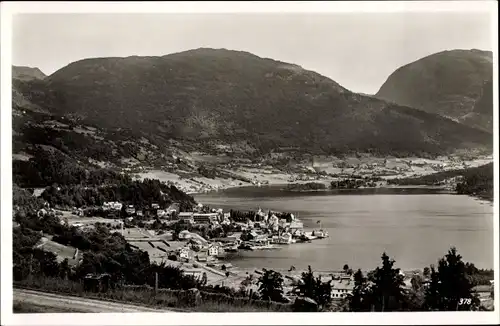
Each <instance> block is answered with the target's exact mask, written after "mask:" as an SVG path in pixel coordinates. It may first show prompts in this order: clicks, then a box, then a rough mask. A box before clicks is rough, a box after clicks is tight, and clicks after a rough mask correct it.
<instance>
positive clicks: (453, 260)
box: [426, 247, 479, 311]
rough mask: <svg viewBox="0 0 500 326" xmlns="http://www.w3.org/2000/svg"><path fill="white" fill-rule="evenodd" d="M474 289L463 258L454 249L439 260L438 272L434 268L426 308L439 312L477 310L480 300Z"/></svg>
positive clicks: (427, 293)
mask: <svg viewBox="0 0 500 326" xmlns="http://www.w3.org/2000/svg"><path fill="white" fill-rule="evenodd" d="M472 287H473V285H472V283H471V281H470V280H469V278H468V276H467V273H466V265H465V263H464V262H463V261H462V256H461V255H460V254H458V253H457V250H456V248H455V247H452V248H451V249H450V250H449V251H448V253H447V254H446V255H445V256H444V257H443V258H441V259H440V260H439V264H438V269H437V271H435V270H434V268H432V272H431V284H430V287H429V289H428V290H427V291H426V307H427V308H428V309H430V310H439V311H454V310H475V309H477V307H478V306H479V300H478V298H477V297H476V296H475V295H473V293H472Z"/></svg>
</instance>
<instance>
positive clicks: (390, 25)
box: [12, 13, 492, 94]
mask: <svg viewBox="0 0 500 326" xmlns="http://www.w3.org/2000/svg"><path fill="white" fill-rule="evenodd" d="M489 24H490V20H489V16H488V15H487V14H481V13H469V14H466V13H407V14H402V13H370V14H359V13H357V14H352V13H344V14H342V13H336V14H335V13H327V14H276V13H269V14H243V13H240V14H22V15H18V16H15V17H14V19H13V35H12V39H13V45H12V46H13V57H12V63H13V64H14V65H23V66H31V67H38V68H40V69H41V70H42V71H43V72H44V73H45V74H47V75H50V74H52V73H53V72H54V71H56V70H58V69H60V68H62V67H64V66H65V65H67V64H69V63H71V62H74V61H77V60H80V59H84V58H92V57H107V56H120V57H121V56H130V55H148V56H161V55H165V54H169V53H174V52H180V51H184V50H189V49H194V48H199V47H212V48H226V49H231V50H243V51H248V52H251V53H253V54H256V55H258V56H261V57H267V58H273V59H276V60H280V61H285V62H290V63H295V64H298V65H300V66H302V67H303V68H305V69H309V70H314V71H316V72H318V73H320V74H322V75H325V76H327V77H330V78H331V79H333V80H335V81H337V82H338V83H340V84H341V85H342V86H344V87H346V88H348V89H350V90H352V91H356V92H364V93H369V94H373V93H375V92H377V90H378V89H379V88H380V86H381V85H382V83H383V82H384V81H385V80H386V79H387V77H388V76H389V74H391V73H392V72H393V71H394V70H395V69H397V68H398V67H400V66H402V65H405V64H407V63H410V62H412V61H415V60H417V59H419V58H422V57H424V56H426V55H429V54H432V53H436V52H440V51H443V50H451V49H472V48H476V49H481V50H492V44H491V43H490V42H491V35H490V25H489Z"/></svg>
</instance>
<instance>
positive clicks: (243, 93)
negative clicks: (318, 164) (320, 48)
mask: <svg viewBox="0 0 500 326" xmlns="http://www.w3.org/2000/svg"><path fill="white" fill-rule="evenodd" d="M34 86H37V87H40V88H44V90H43V91H42V90H40V89H39V90H37V91H36V92H35V93H37V94H38V95H39V96H33V94H32V93H33V92H32V90H33V88H34ZM17 89H18V90H19V92H20V93H22V94H23V95H24V96H25V97H29V98H30V99H31V101H32V102H33V104H34V105H36V106H39V107H42V108H44V109H46V110H48V111H49V112H51V114H56V115H60V116H67V117H71V118H74V119H76V120H79V121H80V120H81V121H85V122H88V123H91V124H96V125H98V126H100V127H103V128H110V129H116V130H130V132H132V133H133V134H135V135H136V136H137V137H142V136H145V137H148V138H150V139H153V140H155V141H158V142H160V143H165V144H166V143H167V141H168V140H169V139H177V140H179V141H181V142H184V141H186V142H192V143H194V144H195V145H198V146H200V148H201V149H203V148H204V147H207V146H208V144H209V143H210V144H214V143H217V142H219V143H234V142H236V143H237V142H246V143H247V145H248V146H249V148H251V151H252V152H256V153H259V152H261V153H266V152H269V151H274V150H279V149H280V148H290V147H291V148H295V149H297V150H298V151H306V152H320V153H337V152H345V151H353V152H355V151H378V152H381V153H389V152H392V151H399V152H433V153H442V152H446V151H450V150H453V149H456V148H476V147H478V146H486V147H489V146H491V140H490V139H489V138H491V137H490V135H488V134H487V133H485V132H483V131H479V130H476V129H474V128H471V127H466V126H462V125H460V124H458V123H455V122H452V121H449V120H447V119H444V118H442V117H439V116H437V115H435V114H431V113H425V112H422V111H418V110H415V109H412V108H409V107H404V106H399V105H396V104H391V103H387V102H385V101H383V100H380V99H376V98H373V97H367V96H363V95H359V94H357V93H353V92H350V91H349V90H347V89H345V88H344V87H342V86H341V85H340V84H339V83H337V82H336V81H333V80H331V79H329V78H327V77H325V76H322V75H320V74H318V73H316V72H314V71H309V70H305V69H303V68H302V67H300V66H298V65H295V64H290V63H285V62H281V61H276V60H273V59H267V58H264V59H263V58H260V57H258V56H256V55H253V54H251V53H248V52H245V51H232V50H220V49H209V48H200V49H193V50H189V51H184V52H178V53H174V54H169V55H165V56H160V57H158V56H155V57H140V56H129V57H124V58H97V59H96V58H93V59H83V60H79V61H77V62H73V63H71V64H69V65H67V66H66V67H63V68H61V69H59V70H57V71H56V72H54V73H53V74H51V75H50V76H48V77H47V78H45V79H44V80H43V81H42V82H40V81H26V82H21V83H20V84H19V85H18V87H17ZM21 106H22V105H21ZM200 141H201V142H206V144H207V146H204V145H202V144H201V142H200ZM210 146H212V145H210Z"/></svg>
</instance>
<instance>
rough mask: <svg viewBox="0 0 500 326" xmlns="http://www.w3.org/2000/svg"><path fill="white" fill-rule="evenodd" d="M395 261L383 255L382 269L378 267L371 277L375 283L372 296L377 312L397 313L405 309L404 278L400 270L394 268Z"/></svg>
mask: <svg viewBox="0 0 500 326" xmlns="http://www.w3.org/2000/svg"><path fill="white" fill-rule="evenodd" d="M394 263H395V260H394V259H390V258H389V256H387V254H386V253H385V252H384V253H383V254H382V267H377V268H376V269H375V271H374V273H373V274H372V275H371V277H370V281H371V282H373V287H372V291H371V295H372V298H373V301H374V309H375V311H382V312H384V311H397V310H401V309H402V308H403V304H404V297H403V293H402V286H403V285H404V282H403V277H402V276H401V275H400V273H399V271H400V270H399V268H393V266H394Z"/></svg>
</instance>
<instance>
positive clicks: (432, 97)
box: [376, 49, 493, 132]
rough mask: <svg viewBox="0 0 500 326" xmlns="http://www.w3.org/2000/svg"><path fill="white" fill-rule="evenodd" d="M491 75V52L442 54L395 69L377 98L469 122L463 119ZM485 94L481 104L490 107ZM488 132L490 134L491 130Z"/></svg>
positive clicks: (488, 108) (488, 112) (472, 51)
mask: <svg viewBox="0 0 500 326" xmlns="http://www.w3.org/2000/svg"><path fill="white" fill-rule="evenodd" d="M492 74H493V55H492V52H491V51H481V50H475V49H473V50H452V51H444V52H439V53H436V54H432V55H429V56H427V57H425V58H422V59H420V60H417V61H415V62H412V63H410V64H407V65H405V66H403V67H401V68H399V69H397V70H396V71H395V72H394V73H392V74H391V75H390V76H389V78H387V81H386V82H385V83H384V84H383V85H382V87H381V88H380V90H379V91H378V92H377V94H376V96H377V97H378V98H381V99H384V100H388V101H392V102H394V103H397V104H400V105H405V106H410V107H413V108H417V109H421V110H424V111H426V112H430V113H437V114H440V115H442V116H445V117H449V118H451V119H455V120H457V121H471V120H468V119H466V118H465V116H466V115H467V114H469V113H471V112H472V111H473V110H474V107H475V106H476V102H477V101H478V100H479V99H480V98H481V95H482V94H483V86H484V85H485V83H487V82H488V81H491V80H492ZM485 94H491V99H483V101H486V102H489V103H492V102H493V98H492V93H487V92H486V93H485ZM483 110H484V112H485V113H487V114H489V115H492V111H493V107H492V106H491V107H484V108H483ZM471 123H472V121H471ZM472 124H473V125H474V123H472ZM480 126H481V127H482V128H483V129H484V128H486V127H487V125H484V124H481V125H480ZM488 130H489V131H490V132H492V129H491V128H490V129H488Z"/></svg>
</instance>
